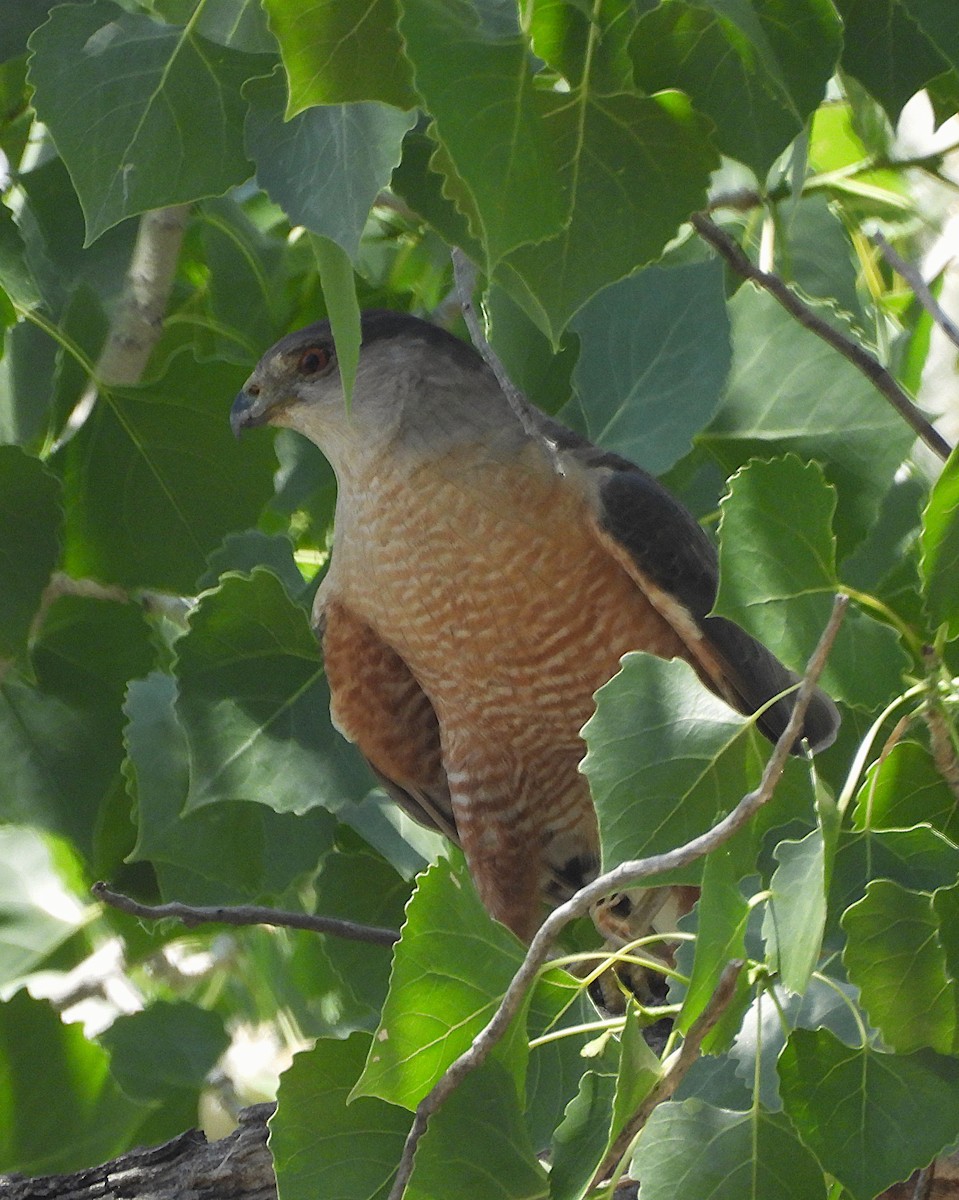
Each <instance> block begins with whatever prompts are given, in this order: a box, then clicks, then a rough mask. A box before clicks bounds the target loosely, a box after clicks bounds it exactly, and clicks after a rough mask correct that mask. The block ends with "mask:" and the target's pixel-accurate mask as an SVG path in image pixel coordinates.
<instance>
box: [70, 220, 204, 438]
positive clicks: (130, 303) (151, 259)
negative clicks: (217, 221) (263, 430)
mask: <svg viewBox="0 0 959 1200" xmlns="http://www.w3.org/2000/svg"><path fill="white" fill-rule="evenodd" d="M189 218H190V206H189V205H188V204H175V205H171V206H170V207H169V208H157V209H154V210H153V211H152V212H146V213H144V214H143V216H142V217H141V218H140V224H139V226H138V229H137V238H136V242H135V243H134V246H133V253H132V255H131V256H130V265H129V266H128V267H127V274H126V281H125V284H124V288H123V295H122V296H121V298H120V302H119V304H118V306H117V309H116V312H115V313H114V316H113V320H112V321H111V322H110V329H109V332H108V333H107V339H106V341H105V342H104V345H103V349H102V350H101V351H100V357H99V359H98V360H97V368H96V378H95V379H91V380H90V382H89V383H88V384H87V386H86V388H85V389H84V392H83V395H82V396H81V397H80V399H79V400H78V401H77V403H76V406H75V407H74V409H73V412H72V413H71V414H70V418H69V420H68V421H67V424H66V427H65V428H64V430H63V432H62V434H61V435H60V439H59V443H58V445H60V446H62V445H63V444H64V443H65V442H68V441H69V440H70V438H71V437H73V435H74V434H75V433H76V432H77V430H78V429H79V428H80V426H81V425H82V424H83V422H84V421H85V420H86V419H87V417H88V416H89V414H90V411H91V409H92V408H93V405H94V404H95V403H96V399H97V395H98V391H99V387H100V386H101V385H105V386H106V387H111V386H112V387H124V386H129V385H130V384H135V383H139V382H140V380H141V379H142V378H143V372H144V371H145V370H146V365H147V362H148V361H149V359H150V355H151V353H152V352H153V347H154V346H155V345H156V344H157V341H158V340H159V338H160V334H161V333H162V332H163V317H164V314H165V313H166V308H167V303H168V302H169V299H170V292H171V291H172V290H173V280H174V278H175V277H176V267H177V261H178V259H179V257H180V247H181V245H182V244H183V235H184V233H185V232H186V227H187V222H188V221H189Z"/></svg>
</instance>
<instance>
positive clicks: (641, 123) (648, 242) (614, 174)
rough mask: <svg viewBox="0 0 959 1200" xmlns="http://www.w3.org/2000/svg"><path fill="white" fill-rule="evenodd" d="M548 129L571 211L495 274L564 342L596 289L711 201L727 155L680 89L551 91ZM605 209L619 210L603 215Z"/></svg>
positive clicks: (651, 253) (640, 262) (653, 253)
mask: <svg viewBox="0 0 959 1200" xmlns="http://www.w3.org/2000/svg"><path fill="white" fill-rule="evenodd" d="M542 128H543V129H544V131H545V132H546V134H547V135H548V136H549V138H550V140H551V142H552V143H553V144H554V146H555V148H556V151H557V153H558V154H559V157H560V161H561V162H562V163H563V164H564V165H563V168H562V169H561V171H560V173H559V174H558V175H554V178H553V180H552V188H553V190H554V191H556V192H557V193H561V194H562V195H564V196H565V197H566V198H567V200H568V204H569V214H570V215H569V219H568V220H567V221H566V223H565V224H564V226H563V228H562V230H561V231H560V232H559V233H556V234H553V235H552V236H547V235H548V234H549V232H550V231H548V230H547V229H546V227H545V223H544V224H543V225H542V226H541V229H540V233H539V235H538V237H539V239H542V240H536V241H535V242H533V240H532V239H530V243H531V244H528V245H521V246H519V247H518V248H517V249H512V250H511V251H510V252H509V253H508V254H506V255H505V257H504V258H503V261H502V263H499V264H498V265H496V268H495V270H494V274H493V277H494V280H495V281H497V282H499V283H501V284H502V285H503V286H504V287H505V288H506V289H507V290H508V291H510V292H511V294H512V295H513V297H514V299H516V301H517V302H518V303H519V304H521V305H522V306H523V307H524V308H525V309H526V311H527V313H528V314H529V316H530V317H531V318H532V319H533V320H534V321H535V322H536V324H537V325H538V326H539V327H540V328H541V329H542V331H543V332H544V333H545V334H546V335H547V336H548V337H549V338H550V340H551V341H552V342H553V343H554V345H555V344H557V343H558V341H559V338H560V335H561V334H562V332H563V330H564V329H565V328H566V326H567V324H568V323H569V321H570V318H571V317H572V316H573V315H574V313H576V312H577V311H578V310H579V309H580V308H581V307H582V306H583V305H584V304H585V303H586V301H587V300H588V299H589V298H590V296H592V295H593V294H594V293H596V292H598V291H599V290H600V289H601V288H603V287H605V286H606V285H607V284H610V283H614V282H615V281H617V280H619V279H623V278H624V277H625V276H627V275H629V274H630V273H631V272H632V271H634V270H636V268H637V267H640V266H644V265H645V264H646V263H648V262H651V261H652V260H653V259H655V258H658V257H659V256H660V254H661V253H662V251H663V248H664V246H665V245H666V243H667V242H668V241H669V240H670V238H672V237H673V235H674V234H675V233H676V230H677V228H678V227H679V225H680V224H681V223H682V222H683V221H684V220H686V218H687V217H688V216H689V214H690V212H692V211H694V210H695V209H698V208H701V207H702V205H703V203H704V202H705V189H706V186H707V182H708V179H709V175H710V173H711V171H712V170H713V169H714V168H715V167H716V166H717V165H718V162H717V160H716V158H715V156H714V151H713V150H712V148H711V146H710V145H709V142H708V138H707V134H706V124H705V122H704V121H703V120H702V118H701V117H699V116H698V114H696V113H695V112H694V111H693V109H692V108H691V106H690V105H689V103H688V101H687V100H686V98H685V97H684V96H682V95H681V94H680V93H678V92H663V93H660V94H659V95H657V96H650V97H639V96H636V95H625V94H624V95H615V96H600V95H596V94H594V93H592V92H591V91H589V89H588V88H587V87H586V86H584V87H583V88H581V89H580V90H579V92H578V93H577V94H575V95H570V96H564V95H556V94H551V95H550V96H549V105H548V111H547V112H546V113H545V114H544V115H543V117H542ZM441 132H442V131H441ZM666 163H668V164H669V171H668V182H667V177H666V173H665V170H664V165H665V164H666ZM457 167H458V168H459V169H460V170H461V169H462V168H461V167H460V164H459V163H457ZM477 207H480V206H479V202H477ZM481 211H482V213H483V214H484V215H485V212H486V209H485V208H482V209H481ZM604 212H615V213H617V216H618V219H617V220H616V221H615V222H614V223H612V224H611V223H610V222H603V221H601V220H599V219H598V218H597V214H598V213H604ZM492 257H493V256H492V255H491V258H492ZM493 261H494V262H495V261H496V260H495V258H494V259H493Z"/></svg>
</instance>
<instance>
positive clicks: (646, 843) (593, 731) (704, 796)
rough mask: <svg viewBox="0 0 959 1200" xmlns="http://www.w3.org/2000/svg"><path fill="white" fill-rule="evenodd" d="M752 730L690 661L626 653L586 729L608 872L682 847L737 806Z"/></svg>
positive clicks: (588, 769)
mask: <svg viewBox="0 0 959 1200" xmlns="http://www.w3.org/2000/svg"><path fill="white" fill-rule="evenodd" d="M747 729H748V722H747V720H746V718H745V717H741V716H739V714H738V713H734V712H733V710H732V709H731V708H729V706H728V705H726V704H724V703H723V701H722V700H720V699H718V698H717V697H716V696H714V695H713V694H712V692H709V691H707V690H706V688H705V687H703V685H702V683H701V682H700V680H699V678H698V677H697V675H696V674H695V672H694V671H693V669H692V667H690V666H688V665H687V664H686V663H684V662H681V661H680V660H678V659H673V660H671V661H668V662H667V661H664V660H663V659H658V658H654V657H653V656H651V655H647V654H638V653H633V654H627V655H626V656H625V657H624V658H623V666H622V670H620V672H619V673H618V674H617V675H615V676H613V678H612V679H611V680H610V681H609V683H607V684H604V686H603V687H601V688H600V689H599V691H598V692H597V693H596V712H595V714H594V715H593V716H592V717H591V718H590V719H589V721H587V723H586V725H585V727H584V729H583V737H584V738H585V740H586V745H587V747H588V750H587V754H586V757H585V758H584V760H583V763H582V770H583V772H584V774H585V775H586V776H587V778H588V779H589V786H590V790H591V792H592V795H593V801H594V803H595V805H596V813H597V816H598V818H599V828H600V838H601V841H602V847H603V869H604V870H607V871H608V870H610V869H612V868H613V867H615V866H618V865H619V864H620V863H621V862H626V861H628V860H630V859H634V858H643V857H645V856H646V855H649V854H658V853H661V852H662V851H664V850H669V849H671V848H673V847H674V846H680V845H682V844H683V843H685V842H687V841H689V840H690V838H692V837H695V836H697V835H698V834H701V833H704V832H705V831H706V830H707V829H708V828H709V827H710V826H711V825H712V824H713V822H714V821H715V820H716V818H717V816H718V815H719V814H720V813H721V812H722V811H723V810H724V809H725V808H727V807H729V806H731V805H732V804H735V803H736V801H737V800H738V799H739V797H740V796H741V795H742V793H743V792H744V791H745V790H746V786H745V785H746V779H747V774H746V769H745V756H746V746H747V743H748V741H749V738H748V737H747V735H746V730H747ZM682 878H683V880H692V881H695V879H696V877H695V876H690V875H689V873H688V872H685V873H684V874H683V876H682Z"/></svg>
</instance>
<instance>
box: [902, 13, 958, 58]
mask: <svg viewBox="0 0 959 1200" xmlns="http://www.w3.org/2000/svg"><path fill="white" fill-rule="evenodd" d="M902 5H903V7H904V8H905V10H906V12H908V13H909V14H910V15H911V16H912V17H913V19H914V20H915V21H916V22H917V24H918V25H919V27H920V29H922V31H923V33H925V35H926V36H927V37H928V38H929V40H930V41H931V42H932V43H933V44H934V45H935V46H936V48H937V49H938V50H939V52H940V53H941V54H942V55H943V57H944V58H946V59H947V61H948V62H949V64H950V66H951V67H952V68H953V70H959V27H957V25H956V14H955V10H954V9H953V7H952V4H951V3H950V0H902ZM931 74H935V75H938V74H940V72H939V71H935V70H933V71H932V72H931Z"/></svg>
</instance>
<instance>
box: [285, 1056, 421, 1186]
mask: <svg viewBox="0 0 959 1200" xmlns="http://www.w3.org/2000/svg"><path fill="white" fill-rule="evenodd" d="M369 1046H370V1039H369V1037H367V1036H365V1035H363V1034H353V1036H352V1037H350V1038H347V1040H346V1041H319V1042H317V1044H316V1045H315V1046H314V1048H313V1049H312V1050H308V1051H305V1052H303V1053H300V1054H297V1056H296V1057H295V1058H294V1060H293V1065H292V1067H290V1068H289V1070H287V1071H284V1073H283V1077H282V1079H281V1080H280V1090H279V1093H278V1095H277V1102H278V1106H277V1111H276V1114H275V1116H273V1117H272V1118H271V1119H270V1150H271V1151H272V1153H273V1162H274V1165H275V1167H276V1178H277V1186H278V1188H279V1191H280V1194H281V1195H282V1196H283V1198H284V1200H316V1197H317V1196H336V1197H339V1198H340V1200H385V1197H386V1194H387V1192H388V1191H389V1187H390V1184H391V1182H392V1179H393V1175H394V1174H395V1172H396V1164H397V1162H398V1160H399V1157H400V1153H401V1152H402V1149H403V1142H404V1140H405V1138H406V1133H407V1130H408V1129H409V1125H410V1115H409V1113H407V1112H405V1111H404V1110H403V1109H402V1108H396V1107H394V1106H393V1105H392V1104H386V1103H384V1101H382V1100H379V1099H376V1098H374V1097H361V1098H360V1099H358V1100H353V1101H352V1102H350V1103H347V1101H348V1100H349V1095H350V1089H351V1088H352V1087H353V1084H354V1083H355V1082H356V1077H357V1075H358V1073H359V1071H360V1070H361V1068H362V1066H363V1060H364V1058H365V1057H366V1054H367V1052H368V1050H369Z"/></svg>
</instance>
